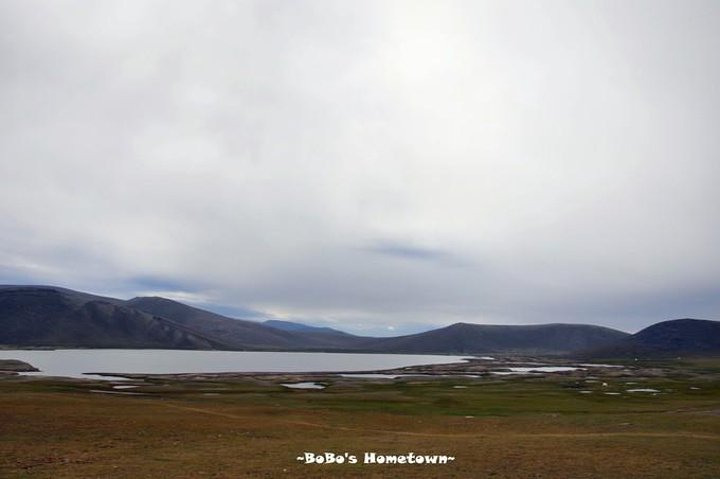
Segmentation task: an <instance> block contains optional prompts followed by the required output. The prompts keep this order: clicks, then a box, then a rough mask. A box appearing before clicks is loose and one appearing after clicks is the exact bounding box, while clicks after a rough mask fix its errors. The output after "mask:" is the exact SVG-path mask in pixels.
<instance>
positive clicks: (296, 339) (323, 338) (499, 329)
mask: <svg viewBox="0 0 720 479" xmlns="http://www.w3.org/2000/svg"><path fill="white" fill-rule="evenodd" d="M718 324H719V323H718V322H717V321H706V320H676V321H667V322H663V323H659V324H656V325H653V326H650V327H649V328H646V329H645V330H643V331H641V332H640V333H637V334H635V335H632V336H631V335H629V334H627V333H624V332H621V331H617V330H614V329H610V328H605V327H601V326H593V325H586V324H562V323H555V324H542V325H529V326H504V325H483V324H468V323H456V324H453V325H450V326H447V327H444V328H438V329H435V330H432V331H426V332H423V333H419V334H412V335H406V336H398V337H390V338H374V337H364V336H354V335H351V334H348V333H344V332H342V331H337V330H333V329H332V328H318V327H314V326H308V325H303V324H300V323H292V322H289V321H277V320H271V321H269V322H266V323H259V322H255V321H247V320H242V319H232V318H228V317H225V316H222V315H220V314H216V313H212V312H210V311H205V310H203V309H200V308H195V307H192V306H188V305H186V304H182V303H179V302H177V301H173V300H169V299H166V298H160V297H141V298H133V299H131V300H122V299H117V298H110V297H104V296H98V295H93V294H88V293H82V292H78V291H73V290H69V289H65V288H59V287H53V286H12V285H4V286H2V285H0V345H2V346H6V347H59V348H78V347H79V348H164V349H216V350H254V351H262V350H277V351H338V352H341V351H345V352H353V351H354V352H372V353H418V354H420V353H435V354H476V353H480V354H483V353H514V354H568V353H572V352H576V351H585V352H588V351H590V352H592V354H596V355H597V354H601V355H604V356H608V355H612V354H616V355H629V354H636V353H637V351H646V352H647V353H648V354H674V352H676V351H683V352H685V354H693V353H697V354H720V346H719V345H718V342H720V333H718ZM631 351H633V352H631ZM589 354H590V353H588V355H589Z"/></svg>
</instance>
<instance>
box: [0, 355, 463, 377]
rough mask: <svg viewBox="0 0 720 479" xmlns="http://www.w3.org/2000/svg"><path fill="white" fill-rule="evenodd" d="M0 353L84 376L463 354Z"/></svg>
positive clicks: (406, 361) (435, 360)
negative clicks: (91, 374)
mask: <svg viewBox="0 0 720 479" xmlns="http://www.w3.org/2000/svg"><path fill="white" fill-rule="evenodd" d="M0 359H19V360H21V361H25V362H28V363H30V364H32V365H33V366H35V367H36V368H38V369H40V370H41V372H40V373H30V374H34V375H41V376H64V377H72V378H82V377H88V375H87V374H84V373H146V374H173V373H223V372H344V371H371V370H375V369H391V368H399V367H404V366H416V365H420V364H444V363H454V362H462V360H463V359H464V356H439V355H418V354H351V353H347V354H346V353H278V352H246V351H242V352H238V351H179V350H165V349H162V350H161V349H58V350H54V351H26V350H0Z"/></svg>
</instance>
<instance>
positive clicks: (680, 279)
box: [0, 0, 720, 334]
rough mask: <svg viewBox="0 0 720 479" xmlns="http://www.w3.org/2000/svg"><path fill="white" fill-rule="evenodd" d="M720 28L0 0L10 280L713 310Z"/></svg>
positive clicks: (413, 318) (281, 6)
mask: <svg viewBox="0 0 720 479" xmlns="http://www.w3.org/2000/svg"><path fill="white" fill-rule="evenodd" d="M719 45H720V3H718V2H717V1H661V0H649V1H627V0H625V1H600V2H592V1H527V2H523V1H512V2H507V1H499V0H498V1H492V2H488V1H449V0H442V1H421V0H408V1H392V0H382V1H368V0H357V1H342V2H340V1H334V0H323V1H299V0H285V1H277V0H262V1H220V0H214V1H194V2H188V1H178V0H172V1H126V0H122V1H121V0H116V1H102V2H98V1H91V0H87V1H61V0H51V1H34V0H0V282H2V283H13V284H14V283H30V284H54V285H59V286H65V287H69V288H74V289H81V290H86V291H92V292H96V293H103V294H110V295H115V296H119V297H128V298H129V297H132V296H135V295H148V294H160V295H164V296H167V297H171V298H175V299H180V300H184V301H190V302H193V303H194V304H198V305H201V306H204V307H207V308H209V309H214V310H219V311H223V312H226V313H228V314H232V315H235V316H243V317H253V316H262V315H268V316H277V317H281V318H291V319H295V320H301V321H306V322H310V323H314V324H330V325H335V326H337V327H339V328H341V329H346V330H348V331H353V332H366V333H372V334H399V333H405V332H412V331H417V330H420V329H422V328H427V327H430V326H439V325H446V324H450V323H453V322H458V321H465V322H475V323H503V324H525V323H541V322H572V323H595V324H602V325H606V326H610V327H616V328H619V329H622V330H625V331H636V330H638V329H640V328H642V327H644V326H647V325H649V324H651V323H653V322H656V321H659V320H664V319H671V318H677V317H700V318H708V319H720V211H719V210H720V133H719V131H718V128H719V127H720V86H719V85H720V52H719V51H718V50H720V48H718V46H719Z"/></svg>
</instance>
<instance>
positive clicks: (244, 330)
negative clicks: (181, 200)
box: [127, 297, 357, 350]
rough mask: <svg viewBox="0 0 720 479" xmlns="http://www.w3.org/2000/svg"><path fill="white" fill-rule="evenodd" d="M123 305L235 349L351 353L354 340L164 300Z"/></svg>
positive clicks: (139, 299)
mask: <svg viewBox="0 0 720 479" xmlns="http://www.w3.org/2000/svg"><path fill="white" fill-rule="evenodd" d="M127 304H128V305H129V306H131V307H133V308H135V309H139V310H141V311H145V312H148V313H152V314H156V315H158V316H162V317H165V318H168V319H171V320H173V321H175V322H177V323H180V324H182V325H185V326H187V327H188V328H191V329H193V330H194V331H199V332H201V333H203V334H205V335H208V336H211V337H217V338H222V340H223V341H226V342H228V343H231V344H232V345H233V346H234V347H235V348H237V349H256V350H259V349H276V350H318V349H352V348H353V344H354V343H355V342H356V339H357V338H356V337H355V336H352V335H349V334H344V333H339V334H328V333H327V332H325V331H313V330H296V331H288V330H284V329H277V328H274V327H271V326H266V325H265V324H261V323H256V322H253V321H245V320H241V319H232V318H228V317H225V316H221V315H219V314H215V313H211V312H209V311H205V310H203V309H199V308H193V307H192V306H188V305H185V304H182V303H178V302H177V301H172V300H169V299H165V298H158V297H149V298H148V297H145V298H134V299H131V300H130V301H128V302H127Z"/></svg>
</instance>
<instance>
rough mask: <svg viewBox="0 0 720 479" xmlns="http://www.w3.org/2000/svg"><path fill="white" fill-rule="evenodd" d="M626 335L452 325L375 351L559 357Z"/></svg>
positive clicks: (587, 328)
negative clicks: (547, 355) (506, 353)
mask: <svg viewBox="0 0 720 479" xmlns="http://www.w3.org/2000/svg"><path fill="white" fill-rule="evenodd" d="M626 336H629V335H628V334H627V333H624V332H622V331H617V330H615V329H610V328H605V327H602V326H593V325H588V324H561V323H555V324H540V325H529V326H503V325H487V324H468V323H455V324H451V325H450V326H447V327H445V328H440V329H434V330H432V331H426V332H424V333H419V334H412V335H409V336H400V337H395V338H384V339H383V340H381V341H380V342H379V343H377V344H376V345H375V349H376V350H378V351H388V352H390V351H392V352H403V353H441V352H442V353H448V352H451V353H455V354H472V353H497V352H517V353H524V354H531V353H534V354H559V353H563V352H569V351H575V350H578V349H587V348H592V347H599V346H602V345H607V344H612V343H615V342H617V341H619V340H621V339H623V338H625V337H626Z"/></svg>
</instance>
